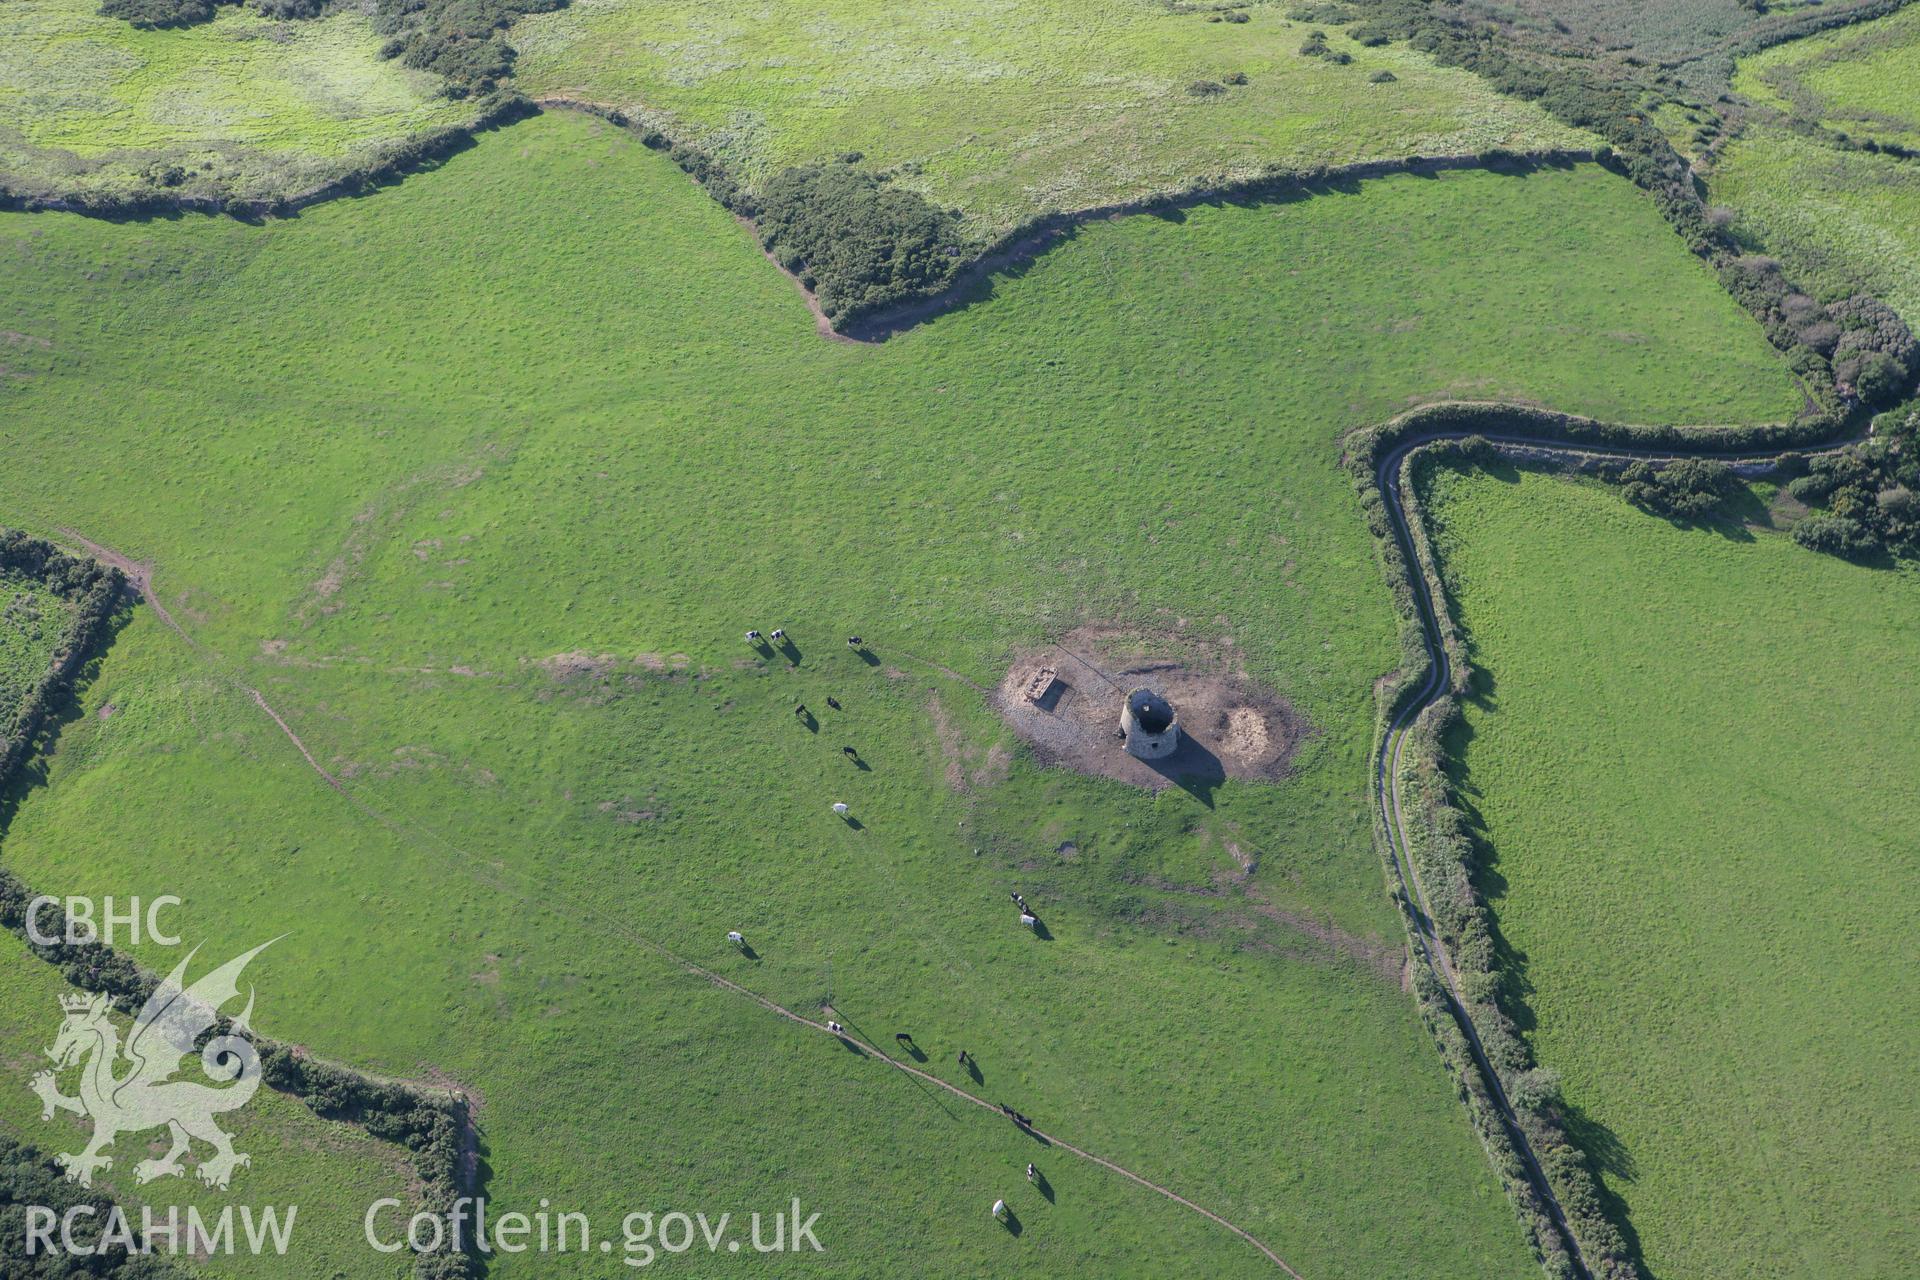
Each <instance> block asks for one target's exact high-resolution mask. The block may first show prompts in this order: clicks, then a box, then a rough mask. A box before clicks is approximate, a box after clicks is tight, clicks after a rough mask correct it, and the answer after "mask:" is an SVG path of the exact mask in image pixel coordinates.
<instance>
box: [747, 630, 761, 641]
mask: <svg viewBox="0 0 1920 1280" xmlns="http://www.w3.org/2000/svg"><path fill="white" fill-rule="evenodd" d="M747 643H748V644H759V643H760V633H759V632H758V631H749V632H747Z"/></svg>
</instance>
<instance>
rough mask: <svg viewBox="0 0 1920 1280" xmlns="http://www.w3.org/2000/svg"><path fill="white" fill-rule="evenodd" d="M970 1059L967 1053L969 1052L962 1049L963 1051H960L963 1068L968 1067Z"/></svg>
mask: <svg viewBox="0 0 1920 1280" xmlns="http://www.w3.org/2000/svg"><path fill="white" fill-rule="evenodd" d="M968 1057H969V1055H968V1053H967V1051H966V1050H965V1049H962V1050H961V1051H960V1065H961V1066H963V1067H964V1066H966V1065H967V1061H968Z"/></svg>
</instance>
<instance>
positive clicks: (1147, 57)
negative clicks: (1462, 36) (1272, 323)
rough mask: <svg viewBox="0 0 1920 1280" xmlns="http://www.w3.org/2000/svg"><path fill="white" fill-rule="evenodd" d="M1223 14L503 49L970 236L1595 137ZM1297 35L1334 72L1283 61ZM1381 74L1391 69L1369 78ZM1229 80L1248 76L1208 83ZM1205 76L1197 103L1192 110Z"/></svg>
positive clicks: (838, 29)
mask: <svg viewBox="0 0 1920 1280" xmlns="http://www.w3.org/2000/svg"><path fill="white" fill-rule="evenodd" d="M1728 2H1729V3H1731V0H1728ZM1245 13H1246V14H1247V15H1249V16H1250V20H1249V21H1246V22H1225V21H1220V20H1219V18H1220V14H1219V13H1218V12H1214V13H1211V14H1210V13H1208V12H1205V11H1197V12H1173V11H1172V10H1171V9H1169V8H1167V7H1163V6H1160V5H1156V4H1151V3H1146V2H1144V0H989V2H988V3H983V4H974V5H964V6H957V5H951V4H943V3H939V0H907V2H906V3H902V4H895V5H889V6H886V7H884V9H881V8H877V7H876V6H875V5H874V4H873V3H872V0H828V2H827V3H813V4H804V5H803V4H792V3H775V4H740V3H722V4H696V3H691V2H687V0H673V2H670V3H657V2H654V0H648V2H645V3H636V2H635V0H580V2H579V3H575V4H572V5H569V6H568V7H567V8H565V9H562V10H558V11H556V12H554V13H550V14H542V15H538V16H535V17H531V18H528V19H525V20H523V21H521V22H520V23H518V24H517V25H516V26H515V27H514V29H513V42H514V44H515V45H516V47H517V48H518V49H519V50H520V53H521V60H520V63H519V68H518V74H517V82H518V84H519V85H520V87H521V88H522V89H523V90H525V91H526V92H528V93H531V94H535V95H560V96H567V97H574V98H580V99H585V100H589V101H594V102H600V103H608V104H614V105H618V106H620V107H622V108H624V109H627V110H629V111H631V112H634V113H635V114H637V115H639V116H640V117H641V118H644V119H648V120H651V121H653V122H654V123H655V124H656V125H658V126H659V127H661V128H663V129H664V130H665V131H666V132H667V133H669V134H670V135H671V136H673V137H675V138H678V139H682V140H686V141H694V142H697V143H699V144H700V145H701V146H702V147H704V148H706V149H707V150H709V151H711V152H712V153H714V154H715V155H717V156H719V157H720V158H721V159H723V160H725V161H727V162H728V163H729V164H731V165H733V166H736V167H738V168H739V169H740V170H742V171H743V172H744V173H745V174H746V175H747V176H748V177H749V179H750V180H754V181H757V180H759V179H761V178H764V177H765V176H766V175H767V174H769V173H770V172H772V171H774V170H776V169H778V168H780V167H783V166H786V165H791V164H809V163H813V162H816V161H820V160H823V159H826V158H828V157H831V156H833V155H836V154H838V153H841V152H846V151H860V152H863V153H864V155H865V163H867V164H869V165H872V166H873V167H875V168H879V169H885V170H890V171H893V172H894V173H896V174H897V180H898V181H899V182H902V183H904V184H906V185H909V186H911V187H913V188H915V189H917V190H920V191H923V192H925V193H926V194H927V195H928V197H929V198H930V199H932V200H933V201H934V202H935V203H937V204H941V205H945V206H952V207H957V208H960V209H962V210H964V211H965V212H966V213H967V215H968V217H969V219H970V220H971V221H970V229H971V231H972V233H973V234H974V236H975V237H976V238H977V239H978V240H982V241H985V240H991V239H993V238H995V237H996V236H998V235H999V234H1001V233H1003V232H1005V231H1007V230H1008V229H1009V228H1011V227H1013V226H1017V225H1019V224H1020V223H1022V222H1024V221H1026V220H1027V219H1029V218H1032V217H1034V216H1036V215H1039V214H1043V213H1051V212H1059V211H1067V212H1071V211H1075V210H1079V209H1086V208H1094V207H1098V206H1102V205H1107V204H1112V203H1115V202H1120V201H1127V200H1136V199H1140V198H1142V197H1145V196H1150V195H1153V194H1156V193H1159V192H1164V191H1177V190H1182V189H1185V188H1188V187H1193V186H1206V185H1209V184H1213V183H1217V182H1221V181H1227V180H1232V179H1244V178H1250V177H1254V176H1257V175H1259V174H1260V173H1261V172H1262V171H1263V170H1264V169H1265V168H1266V167H1268V166H1270V165H1280V166H1287V167H1293V168H1309V167H1312V166H1315V165H1323V164H1324V165H1337V164H1345V163H1349V162H1353V161H1359V160H1399V159H1404V158H1405V157H1407V156H1409V155H1472V154H1476V153H1478V152H1481V151H1484V150H1486V149H1488V148H1491V147H1508V148H1513V149H1516V150H1537V149H1546V148H1554V147H1587V146H1591V145H1593V139H1592V138H1591V137H1590V136H1589V135H1587V134H1585V133H1584V132H1582V131H1579V130H1574V129H1569V128H1567V127H1565V126H1563V125H1559V124H1556V123H1555V122H1553V121H1552V120H1551V119H1549V118H1548V117H1547V116H1546V115H1545V114H1544V113H1543V112H1541V111H1539V110H1538V109H1536V108H1534V107H1532V106H1530V105H1528V104H1524V103H1520V102H1517V101H1514V100H1512V99H1509V98H1504V97H1502V96H1501V95H1499V94H1498V93H1496V92H1494V90H1493V89H1491V88H1490V87H1488V86H1487V85H1486V84H1484V83H1483V82H1482V81H1480V80H1479V79H1478V78H1476V77H1475V76H1473V75H1472V74H1470V73H1468V72H1465V71H1459V70H1448V69H1442V68H1438V67H1435V66H1434V65H1433V64H1432V63H1431V62H1430V61H1428V60H1427V59H1426V58H1425V57H1424V56H1423V55H1421V54H1419V53H1416V52H1414V51H1412V50H1410V49H1407V48H1405V47H1404V46H1401V47H1382V48H1375V49H1367V48H1362V47H1361V46H1359V45H1358V44H1355V43H1354V42H1353V41H1351V40H1349V39H1347V37H1346V36H1345V35H1344V34H1343V33H1342V32H1341V30H1340V29H1339V28H1337V27H1325V28H1315V27H1313V26H1311V25H1308V24H1303V23H1297V22H1291V21H1288V20H1287V19H1286V18H1285V17H1284V16H1283V13H1282V11H1281V9H1280V8H1278V7H1269V6H1265V5H1256V6H1254V7H1252V8H1251V9H1248V10H1246V11H1245ZM1209 17H1211V18H1213V19H1214V20H1213V21H1209V20H1208V19H1209ZM1316 29H1324V30H1326V32H1327V34H1328V37H1329V41H1330V44H1331V45H1332V46H1333V48H1334V49H1335V51H1336V52H1344V53H1347V54H1349V55H1351V57H1352V62H1351V63H1350V64H1349V65H1345V66H1341V65H1336V64H1335V63H1333V62H1331V61H1328V60H1325V59H1321V58H1313V57H1304V56H1302V55H1301V53H1300V46H1301V45H1302V44H1303V43H1304V42H1305V41H1306V39H1307V37H1308V36H1309V35H1311V33H1312V32H1313V31H1314V30H1316ZM1380 71H1387V72H1391V73H1392V74H1393V75H1394V76H1395V77H1397V79H1396V80H1394V81H1393V82H1391V83H1381V84H1376V83H1373V82H1372V80H1371V77H1372V76H1373V75H1374V74H1375V73H1376V72H1380ZM1236 74H1239V75H1244V76H1245V77H1246V80H1247V83H1245V84H1240V85H1236V84H1229V83H1227V82H1228V79H1229V77H1231V76H1234V75H1236ZM1203 82H1204V83H1206V84H1209V85H1211V86H1212V89H1213V90H1215V92H1211V93H1208V94H1206V95H1202V96H1196V95H1195V93H1194V92H1192V86H1194V85H1195V84H1197V83H1203Z"/></svg>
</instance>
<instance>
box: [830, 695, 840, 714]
mask: <svg viewBox="0 0 1920 1280" xmlns="http://www.w3.org/2000/svg"><path fill="white" fill-rule="evenodd" d="M827 705H828V706H830V707H832V708H833V709H834V710H835V711H838V710H839V709H840V699H838V698H836V697H834V696H833V695H832V694H828V695H827Z"/></svg>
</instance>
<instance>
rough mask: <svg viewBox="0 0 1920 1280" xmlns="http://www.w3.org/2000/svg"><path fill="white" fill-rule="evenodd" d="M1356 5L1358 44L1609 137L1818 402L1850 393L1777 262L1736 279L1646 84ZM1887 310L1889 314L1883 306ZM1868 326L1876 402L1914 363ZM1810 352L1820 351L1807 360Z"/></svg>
mask: <svg viewBox="0 0 1920 1280" xmlns="http://www.w3.org/2000/svg"><path fill="white" fill-rule="evenodd" d="M1354 2H1355V4H1356V6H1357V7H1359V8H1361V9H1362V10H1363V11H1364V13H1365V14H1366V21H1364V22H1363V23H1361V24H1360V25H1359V26H1357V27H1355V28H1353V30H1352V31H1351V33H1350V34H1351V35H1353V37H1354V38H1355V39H1358V40H1361V41H1362V42H1369V41H1374V40H1382V39H1392V40H1404V41H1406V42H1407V43H1408V44H1410V45H1412V46H1413V47H1414V48H1416V49H1420V50H1422V51H1424V52H1426V53H1427V54H1429V55H1431V56H1432V57H1433V59H1434V60H1435V61H1437V62H1439V63H1441V64H1442V65H1446V66H1457V67H1462V68H1465V69H1467V70H1469V71H1472V72H1474V73H1475V74H1477V75H1479V76H1481V77H1482V78H1483V79H1485V80H1487V81H1488V82H1489V83H1490V84H1492V85H1493V86H1494V87H1495V88H1496V89H1499V90H1500V91H1501V92H1503V93H1508V94H1512V95H1513V96H1515V97H1518V98H1523V99H1526V100H1528V101H1531V102H1537V103H1538V104H1539V105H1540V106H1541V107H1543V108H1544V109H1545V110H1547V111H1548V112H1550V113H1551V114H1552V115H1554V116H1555V117H1557V118H1558V119H1560V120H1562V121H1565V122H1566V123H1568V124H1571V125H1575V126H1577V127H1580V128H1584V129H1589V130H1592V131H1593V132H1595V133H1597V134H1599V135H1600V136H1601V137H1602V138H1604V139H1605V140H1606V142H1607V151H1606V153H1605V154H1604V155H1603V156H1602V157H1601V162H1602V163H1604V164H1607V165H1608V166H1609V167H1612V168H1614V169H1616V170H1617V171H1619V172H1620V173H1622V174H1624V175H1625V176H1626V177H1627V178H1629V179H1630V180H1631V181H1632V182H1634V183H1635V185H1637V186H1639V187H1641V188H1642V189H1644V190H1645V191H1647V192H1648V194H1649V195H1651V196H1652V197H1653V200H1654V203H1655V205H1656V206H1657V207H1658V208H1659V209H1660V212H1661V214H1662V216H1664V217H1665V218H1666V219H1667V221H1668V222H1669V223H1670V224H1671V225H1672V226H1673V228H1674V230H1675V231H1677V232H1678V233H1679V234H1680V235H1681V237H1682V238H1684V239H1685V240H1686V242H1687V245H1688V247H1689V248H1690V249H1691V250H1692V251H1693V252H1694V253H1696V254H1698V255H1699V256H1701V257H1702V258H1705V259H1707V260H1708V261H1709V262H1711V263H1712V264H1713V265H1714V266H1715V268H1716V269H1717V270H1719V272H1720V274H1721V278H1722V280H1723V281H1726V282H1728V284H1729V287H1730V288H1733V290H1734V293H1735V296H1736V297H1738V298H1740V300H1741V301H1742V302H1743V303H1744V304H1745V305H1746V306H1747V307H1748V309H1749V310H1751V311H1752V312H1753V314H1754V316H1755V317H1756V318H1757V319H1758V320H1760V322H1761V323H1762V325H1764V326H1765V327H1766V331H1767V336H1768V338H1769V339H1770V340H1771V341H1773V343H1774V344H1775V346H1777V347H1778V348H1779V349H1780V350H1781V351H1783V352H1785V353H1786V354H1787V355H1788V357H1789V360H1790V361H1791V362H1792V363H1793V364H1794V367H1795V370H1796V372H1798V373H1800V375H1801V377H1802V379H1803V381H1805V382H1806V383H1807V384H1808V385H1809V389H1810V393H1811V394H1812V395H1813V397H1814V398H1815V400H1816V401H1817V402H1818V403H1819V404H1820V405H1821V406H1822V407H1823V408H1838V407H1844V404H1845V402H1846V401H1847V400H1848V398H1849V397H1851V396H1854V395H1856V394H1857V393H1858V391H1859V386H1858V381H1857V379H1855V378H1848V377H1836V376H1835V371H1834V370H1833V369H1832V367H1831V366H1830V365H1829V364H1828V363H1827V362H1826V360H1825V359H1824V356H1825V355H1827V354H1829V353H1822V352H1819V351H1818V350H1817V349H1816V348H1814V347H1811V346H1809V345H1808V344H1807V342H1806V340H1805V338H1804V337H1803V336H1802V333H1801V331H1800V330H1801V327H1802V326H1796V325H1795V324H1794V323H1793V322H1792V321H1791V320H1790V319H1789V317H1788V316H1787V315H1786V314H1785V312H1784V310H1783V308H1784V305H1785V303H1786V302H1787V300H1788V299H1790V298H1794V297H1804V296H1805V295H1802V294H1800V293H1799V291H1798V290H1796V289H1794V288H1793V287H1792V286H1791V285H1790V284H1788V283H1787V282H1786V281H1785V280H1784V279H1783V278H1781V277H1780V274H1779V272H1778V268H1777V264H1776V265H1775V266H1774V268H1773V269H1772V270H1771V271H1770V272H1765V273H1761V274H1759V275H1756V276H1754V277H1753V278H1752V279H1750V280H1746V281H1744V282H1742V281H1741V280H1740V279H1739V277H1740V276H1741V275H1742V268H1741V266H1740V264H1741V261H1742V259H1743V258H1745V257H1746V255H1744V254H1743V252H1742V250H1741V247H1740V246H1739V245H1738V244H1737V243H1735V241H1734V240H1733V239H1732V238H1731V237H1730V236H1729V235H1728V233H1727V231H1726V229H1725V228H1724V227H1722V226H1721V225H1719V223H1718V222H1716V221H1715V220H1714V219H1713V218H1712V217H1710V216H1709V215H1708V211H1707V208H1706V206H1705V204H1704V203H1703V202H1702V200H1701V199H1700V195H1699V192H1698V190H1697V189H1696V186H1695V183H1694V178H1693V173H1692V170H1691V169H1690V168H1689V166H1688V165H1687V163H1686V161H1685V160H1684V159H1683V158H1682V157H1681V156H1680V154H1679V153H1678V152H1677V151H1675V150H1674V148H1673V144H1672V143H1671V142H1670V141H1668V139H1667V136H1666V134H1665V133H1664V132H1662V131H1661V129H1660V128H1659V126H1657V125H1656V124H1655V123H1654V122H1653V120H1652V119H1651V118H1650V116H1649V114H1648V112H1647V110H1646V109H1645V105H1644V102H1643V98H1644V95H1645V93H1646V86H1645V85H1642V84H1638V83H1635V82H1634V81H1632V80H1628V79H1609V78H1606V77H1604V76H1603V74H1602V73H1601V72H1600V71H1598V70H1596V69H1594V68H1591V67H1589V66H1587V65H1585V64H1584V63H1582V62H1581V61H1580V60H1576V59H1568V58H1549V57H1546V56H1544V55H1538V54H1529V53H1526V52H1524V51H1521V50H1518V49H1516V48H1515V47H1514V46H1512V45H1510V44H1509V43H1507V42H1505V41H1504V40H1502V39H1501V38H1500V37H1499V36H1497V35H1496V34H1495V33H1493V32H1492V31H1490V30H1488V29H1486V28H1483V27H1467V26H1464V25H1461V24H1458V23H1456V22H1454V21H1453V20H1452V19H1450V18H1449V17H1448V16H1447V14H1446V6H1435V5H1429V4H1427V3H1425V2H1424V0H1354ZM1887 2H1888V3H1891V0H1887ZM1896 7H1897V6H1896ZM1883 11H1889V12H1890V10H1884V8H1883V6H1882V5H1880V4H1870V5H1866V6H1862V7H1860V8H1856V9H1849V10H1846V11H1844V12H1843V13H1836V14H1831V15H1819V16H1818V18H1817V20H1816V21H1817V23H1818V24H1819V25H1810V26H1809V27H1808V28H1807V29H1808V30H1813V29H1820V27H1821V26H1832V25H1839V24H1840V23H1842V22H1855V21H1864V20H1866V19H1867V18H1870V17H1875V16H1879V15H1880V14H1881V13H1882V12H1883ZM1795 29H1796V30H1798V28H1795ZM1803 33H1804V32H1803ZM1755 38H1756V39H1757V38H1759V37H1755ZM1870 302H1873V300H1872V299H1864V300H1847V301H1846V302H1844V303H1842V304H1838V307H1839V309H1838V310H1837V311H1831V313H1830V315H1829V316H1828V317H1826V318H1828V319H1831V320H1833V321H1834V322H1835V323H1836V324H1838V326H1839V327H1840V328H1841V329H1842V330H1845V329H1846V328H1847V325H1846V323H1845V322H1844V320H1843V319H1842V315H1843V313H1845V312H1846V311H1847V310H1848V308H1849V307H1851V306H1854V305H1856V304H1858V305H1861V306H1864V305H1865V304H1866V303H1870ZM1875 305H1878V304H1875ZM1887 314H1888V316H1892V313H1891V312H1888V313H1887ZM1869 327H1870V328H1871V329H1872V330H1873V333H1874V337H1873V338H1872V340H1871V341H1872V342H1873V344H1874V345H1873V346H1872V347H1871V349H1868V350H1862V351H1861V352H1860V353H1859V357H1860V359H1859V364H1858V366H1857V367H1856V369H1854V370H1853V371H1854V372H1858V371H1859V370H1865V371H1867V374H1868V380H1869V389H1870V390H1872V391H1874V392H1875V393H1876V394H1877V395H1878V396H1880V397H1881V399H1879V400H1878V403H1887V402H1888V400H1890V399H1897V398H1898V397H1899V395H1901V394H1903V393H1904V391H1905V390H1906V388H1907V387H1909V386H1910V385H1911V384H1912V381H1913V379H1914V377H1915V376H1916V374H1920V367H1916V366H1917V365H1920V360H1903V359H1901V358H1900V357H1899V356H1898V355H1897V354H1895V352H1896V351H1897V350H1898V349H1901V348H1903V347H1904V346H1905V345H1907V344H1910V343H1912V341H1913V338H1912V335H1911V333H1909V332H1907V328H1906V326H1905V324H1903V323H1901V322H1900V320H1899V318H1898V317H1897V316H1892V318H1891V320H1890V321H1889V322H1887V323H1885V324H1882V323H1881V321H1880V318H1879V317H1878V316H1877V315H1876V318H1875V321H1874V323H1873V324H1872V325H1871V326H1869ZM1809 353H1812V354H1813V355H1819V356H1822V357H1823V358H1822V359H1813V358H1810V356H1809ZM1875 353H1886V354H1888V355H1889V360H1887V361H1876V360H1873V359H1871V356H1872V355H1873V354H1875ZM1870 403H1872V401H1870Z"/></svg>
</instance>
